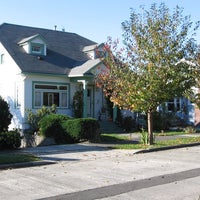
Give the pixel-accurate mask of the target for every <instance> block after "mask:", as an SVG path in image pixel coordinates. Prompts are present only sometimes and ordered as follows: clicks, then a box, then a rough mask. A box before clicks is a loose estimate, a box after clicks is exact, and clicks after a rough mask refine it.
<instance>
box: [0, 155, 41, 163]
mask: <svg viewBox="0 0 200 200" xmlns="http://www.w3.org/2000/svg"><path fill="white" fill-rule="evenodd" d="M39 160H40V159H39V158H38V157H36V156H34V155H32V154H22V153H0V164H13V163H22V162H34V161H39Z"/></svg>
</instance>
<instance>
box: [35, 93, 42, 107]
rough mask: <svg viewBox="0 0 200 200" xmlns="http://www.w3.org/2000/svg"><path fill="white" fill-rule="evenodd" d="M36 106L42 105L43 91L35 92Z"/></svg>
mask: <svg viewBox="0 0 200 200" xmlns="http://www.w3.org/2000/svg"><path fill="white" fill-rule="evenodd" d="M35 106H41V92H35Z"/></svg>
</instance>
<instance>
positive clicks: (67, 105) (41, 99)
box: [33, 82, 69, 109]
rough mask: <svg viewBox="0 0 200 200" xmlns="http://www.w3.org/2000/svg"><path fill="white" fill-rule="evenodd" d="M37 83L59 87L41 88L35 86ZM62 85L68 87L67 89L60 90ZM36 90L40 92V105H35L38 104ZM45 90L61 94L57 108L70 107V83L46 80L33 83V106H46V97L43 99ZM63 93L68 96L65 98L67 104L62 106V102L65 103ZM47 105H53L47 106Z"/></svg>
mask: <svg viewBox="0 0 200 200" xmlns="http://www.w3.org/2000/svg"><path fill="white" fill-rule="evenodd" d="M36 85H46V86H57V88H58V89H39V88H35V86H36ZM60 86H65V87H67V90H60V89H59V87H60ZM36 92H40V105H35V104H36V95H35V94H36ZM45 92H47V93H49V94H52V93H58V94H59V106H57V108H60V109H66V108H69V84H63V83H45V82H44V83H43V82H35V83H33V108H41V107H42V106H46V105H44V99H43V97H44V93H45ZM49 94H48V95H49ZM63 95H66V97H67V99H65V101H66V106H62V104H63ZM53 103H54V102H53ZM47 107H51V105H50V106H47Z"/></svg>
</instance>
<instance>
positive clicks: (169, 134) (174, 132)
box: [155, 131, 187, 136]
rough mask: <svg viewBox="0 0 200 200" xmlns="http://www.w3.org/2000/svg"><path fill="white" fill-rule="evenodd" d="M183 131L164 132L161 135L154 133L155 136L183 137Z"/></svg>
mask: <svg viewBox="0 0 200 200" xmlns="http://www.w3.org/2000/svg"><path fill="white" fill-rule="evenodd" d="M185 134H187V133H186V132H185V131H166V132H163V133H160V132H159V133H155V135H156V136H173V135H185Z"/></svg>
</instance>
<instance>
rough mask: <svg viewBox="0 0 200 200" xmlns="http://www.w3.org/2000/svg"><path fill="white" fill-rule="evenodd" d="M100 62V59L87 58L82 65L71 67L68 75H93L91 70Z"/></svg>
mask: <svg viewBox="0 0 200 200" xmlns="http://www.w3.org/2000/svg"><path fill="white" fill-rule="evenodd" d="M100 63H101V60H100V59H95V60H88V61H87V62H85V63H83V64H82V65H80V66H77V67H74V68H73V69H71V71H70V72H69V74H68V76H69V77H83V76H90V75H92V76H93V75H94V74H93V73H92V72H91V70H92V69H94V68H95V67H96V66H97V65H99V64H100Z"/></svg>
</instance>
